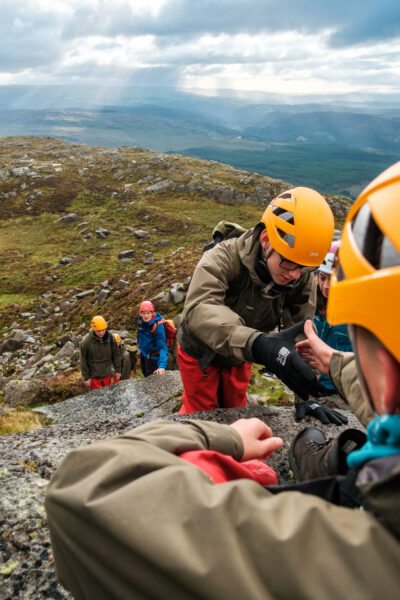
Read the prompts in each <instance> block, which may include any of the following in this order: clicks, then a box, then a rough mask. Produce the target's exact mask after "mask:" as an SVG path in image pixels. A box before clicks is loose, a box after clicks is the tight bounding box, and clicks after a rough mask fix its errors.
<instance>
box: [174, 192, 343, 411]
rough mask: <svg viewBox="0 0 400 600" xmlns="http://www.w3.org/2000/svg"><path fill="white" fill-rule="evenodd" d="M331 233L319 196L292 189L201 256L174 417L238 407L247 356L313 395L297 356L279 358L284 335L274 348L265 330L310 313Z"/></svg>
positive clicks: (188, 309)
mask: <svg viewBox="0 0 400 600" xmlns="http://www.w3.org/2000/svg"><path fill="white" fill-rule="evenodd" d="M316 224H317V225H316ZM332 234H333V216H332V212H331V210H330V208H329V206H328V204H327V203H326V201H325V200H324V198H323V197H322V196H321V195H320V194H318V192H315V191H314V190H311V189H309V188H295V189H293V190H289V191H287V192H284V193H283V194H281V195H280V196H278V197H277V198H275V199H274V200H273V201H272V202H271V203H270V205H269V206H268V207H267V209H266V210H265V212H264V214H263V216H262V218H261V222H260V223H259V224H258V225H257V226H256V227H255V228H253V229H250V230H248V231H247V232H245V233H243V234H242V235H241V236H240V237H239V238H238V239H227V240H225V241H222V242H220V243H218V244H216V245H215V246H214V247H213V248H211V249H209V250H207V251H206V252H205V253H204V254H203V256H202V258H201V260H200V261H199V263H198V264H197V266H196V269H195V271H194V274H193V277H192V281H191V283H190V287H189V290H188V293H187V297H186V301H185V307H184V311H183V315H182V324H181V326H180V328H179V332H178V342H179V346H178V363H179V370H180V372H181V376H182V381H183V387H184V393H183V397H182V401H183V407H182V409H181V411H180V413H181V414H184V413H192V412H197V411H201V410H213V409H215V408H218V407H219V406H222V407H225V408H227V407H233V406H241V405H244V404H245V403H246V390H247V386H248V383H249V379H250V370H251V363H252V362H253V361H254V362H257V363H258V364H262V365H264V366H266V367H267V368H268V370H270V371H272V372H273V373H275V374H277V375H278V377H280V378H281V379H282V380H283V381H284V383H286V384H287V385H288V386H289V387H290V388H291V389H293V390H294V391H295V392H297V393H298V394H299V395H300V394H301V395H302V396H303V398H305V399H306V398H307V394H312V395H314V396H316V395H317V394H318V386H317V385H316V378H315V376H314V375H313V373H312V372H311V370H310V369H309V368H308V367H307V366H306V365H305V364H304V363H303V361H302V360H301V359H299V357H298V356H297V355H296V353H295V352H294V353H292V354H291V356H290V359H289V360H288V359H287V358H286V357H287V355H288V354H289V350H290V348H288V346H287V344H288V343H289V341H288V339H287V340H286V343H285V344H284V345H282V344H280V345H279V338H278V340H276V338H275V337H274V336H273V335H268V334H270V333H271V332H272V331H274V330H275V328H277V327H278V328H279V329H280V328H281V326H282V328H283V329H287V328H290V327H291V326H293V325H295V324H297V323H299V322H301V321H302V320H303V319H304V318H306V317H313V315H314V311H315V302H316V284H315V280H314V275H313V273H312V271H315V269H316V268H317V267H318V266H319V265H320V263H321V262H322V260H323V259H324V257H325V254H324V252H327V251H328V249H329V246H330V243H331V239H332ZM300 329H301V328H300ZM293 333H299V330H297V329H295V330H293ZM277 342H278V343H277Z"/></svg>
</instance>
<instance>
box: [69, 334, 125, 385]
mask: <svg viewBox="0 0 400 600" xmlns="http://www.w3.org/2000/svg"><path fill="white" fill-rule="evenodd" d="M79 351H80V364H81V372H82V377H83V379H84V380H85V381H87V380H88V379H101V378H103V377H108V376H109V375H111V370H112V366H114V369H115V372H116V373H121V358H120V353H119V348H118V344H117V342H116V341H115V338H114V336H113V335H111V334H110V333H109V332H108V331H107V333H106V334H105V335H104V337H102V338H100V337H99V336H98V335H96V334H95V333H94V331H89V333H88V334H87V335H85V337H84V338H83V340H82V342H81V343H80V346H79Z"/></svg>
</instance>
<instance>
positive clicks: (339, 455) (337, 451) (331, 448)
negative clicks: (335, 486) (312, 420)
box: [289, 427, 367, 481]
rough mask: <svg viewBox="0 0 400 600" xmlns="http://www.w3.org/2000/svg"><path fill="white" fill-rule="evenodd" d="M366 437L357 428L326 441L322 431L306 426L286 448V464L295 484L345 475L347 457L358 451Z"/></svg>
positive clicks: (347, 430)
mask: <svg viewBox="0 0 400 600" xmlns="http://www.w3.org/2000/svg"><path fill="white" fill-rule="evenodd" d="M366 441H367V436H366V435H365V433H363V432H362V431H359V430H358V429H346V430H345V431H343V432H342V433H341V434H340V435H339V436H338V437H337V438H333V439H329V440H327V439H326V437H325V434H324V432H323V431H322V429H319V428H318V427H307V429H303V431H300V433H298V434H297V435H296V437H295V438H294V440H293V442H292V444H291V446H290V449H289V464H290V468H291V469H292V471H293V475H294V477H295V479H296V481H306V480H308V479H319V478H320V477H328V476H330V475H345V474H346V473H347V471H348V466H347V462H346V459H347V455H348V454H350V452H353V450H358V449H359V448H361V446H363V445H364V444H365V442H366Z"/></svg>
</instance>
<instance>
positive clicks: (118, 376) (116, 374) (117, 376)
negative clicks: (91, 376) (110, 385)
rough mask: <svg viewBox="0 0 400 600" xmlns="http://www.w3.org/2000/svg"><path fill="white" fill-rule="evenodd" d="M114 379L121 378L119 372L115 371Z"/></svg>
mask: <svg viewBox="0 0 400 600" xmlns="http://www.w3.org/2000/svg"><path fill="white" fill-rule="evenodd" d="M114 379H115V381H119V380H120V379H121V373H115V378H114Z"/></svg>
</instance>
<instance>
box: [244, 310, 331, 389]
mask: <svg viewBox="0 0 400 600" xmlns="http://www.w3.org/2000/svg"><path fill="white" fill-rule="evenodd" d="M305 321H306V319H304V320H303V321H302V322H301V323H297V324H296V325H293V327H290V328H289V329H285V331H281V332H280V333H273V334H271V335H267V334H265V333H262V334H261V335H259V336H258V337H257V338H256V339H255V340H254V342H253V345H252V347H251V351H252V354H253V359H254V361H255V362H257V363H258V364H260V365H265V366H266V367H267V369H268V370H269V371H272V373H275V375H277V376H278V377H279V379H281V380H282V381H283V383H285V384H286V385H287V386H288V387H289V388H290V389H291V390H293V391H294V392H295V394H297V395H298V396H300V398H303V400H307V398H308V395H311V396H315V397H317V396H320V395H322V394H323V393H324V391H325V388H323V387H322V385H321V384H320V383H318V379H317V378H316V376H315V374H314V373H313V371H312V369H311V368H310V367H309V366H308V365H307V363H305V362H304V360H303V359H302V358H301V357H300V356H299V355H298V354H297V352H296V349H295V347H294V340H295V338H296V336H298V335H299V333H303V332H304V322H305Z"/></svg>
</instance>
